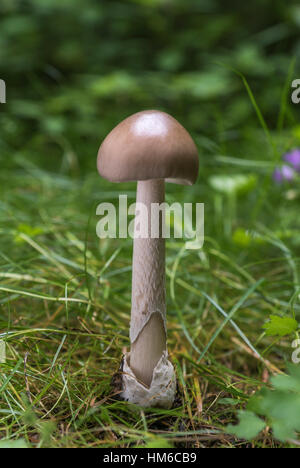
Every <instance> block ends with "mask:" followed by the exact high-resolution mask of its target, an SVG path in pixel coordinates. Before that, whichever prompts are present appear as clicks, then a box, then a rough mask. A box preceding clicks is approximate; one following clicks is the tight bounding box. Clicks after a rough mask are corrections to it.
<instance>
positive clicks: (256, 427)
mask: <svg viewBox="0 0 300 468" xmlns="http://www.w3.org/2000/svg"><path fill="white" fill-rule="evenodd" d="M238 415H239V424H237V425H236V426H233V425H231V424H229V425H228V426H227V428H226V432H228V433H229V434H234V435H235V436H237V437H238V438H239V439H247V440H249V439H250V440H251V439H254V437H256V436H257V435H258V434H259V433H260V432H261V431H262V430H263V429H264V427H265V425H266V424H265V422H264V421H263V420H262V419H261V418H259V417H258V416H256V414H254V413H252V412H251V411H238Z"/></svg>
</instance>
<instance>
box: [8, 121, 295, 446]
mask: <svg viewBox="0 0 300 468" xmlns="http://www.w3.org/2000/svg"><path fill="white" fill-rule="evenodd" d="M254 134H255V137H256V138H255V139H254V138H253V135H254ZM251 138H253V147H252V149H251V151H252V155H250V150H249V149H248V150H246V144H245V146H244V149H245V153H243V151H242V150H241V152H240V159H239V158H238V157H235V156H230V154H225V155H224V154H223V156H222V158H223V159H222V162H221V160H220V156H219V154H220V153H221V152H222V150H221V148H218V149H219V150H220V152H219V151H215V153H213V152H212V153H211V154H210V157H209V158H204V157H203V148H202V149H200V152H201V153H202V157H201V161H202V165H201V171H200V178H199V182H198V183H197V185H196V186H194V187H191V188H178V187H176V186H175V187H174V186H171V185H170V186H167V200H169V201H173V200H178V201H184V200H187V201H194V202H195V201H201V202H205V205H206V207H205V215H206V222H205V230H206V239H205V244H204V248H203V249H202V250H198V251H195V250H191V251H188V250H185V249H184V244H183V243H182V242H178V241H175V240H170V241H169V242H167V280H168V284H167V286H168V299H167V300H168V304H167V310H168V348H169V352H170V357H171V360H172V361H173V363H174V364H175V366H176V369H177V376H178V385H179V396H180V397H179V400H178V401H177V406H176V407H175V408H174V409H172V410H169V411H166V410H161V409H141V408H138V407H134V406H132V405H129V404H127V403H124V402H120V401H118V400H116V398H115V397H116V396H115V395H114V394H113V390H112V388H111V386H110V381H111V378H112V375H113V374H114V372H116V371H117V369H118V366H119V362H120V358H121V355H122V353H123V352H124V351H125V350H126V349H128V346H129V338H128V328H129V319H130V294H131V254H132V241H131V240H124V239H120V240H118V239H117V240H99V239H98V238H97V237H96V234H95V225H96V222H97V217H96V215H95V206H96V204H97V203H99V202H101V201H103V200H116V199H117V197H118V194H119V193H120V192H121V191H122V193H127V194H128V197H129V200H132V201H133V199H134V196H135V185H134V184H127V185H119V186H116V185H113V184H109V183H108V182H106V181H103V180H102V179H100V178H99V177H98V176H97V175H96V174H95V171H90V172H87V173H86V175H85V176H84V177H82V178H81V179H79V178H77V177H75V178H74V177H73V176H71V175H68V171H67V170H66V171H65V172H56V173H55V172H53V173H51V172H50V171H49V170H47V169H46V168H43V164H40V166H38V165H33V164H32V163H29V161H26V158H19V159H16V161H15V162H14V165H13V167H9V168H8V169H7V170H3V171H1V174H0V179H1V187H0V192H1V202H0V203H1V212H0V213H1V214H0V216H1V238H0V240H1V241H0V326H1V329H2V333H1V339H2V340H4V341H5V343H6V362H5V363H2V364H0V370H1V373H0V394H1V400H0V401H1V403H0V435H1V438H2V439H3V440H2V443H3V444H6V445H9V444H14V443H18V444H27V445H28V446H30V447H129V446H138V447H141V446H147V445H149V444H150V445H151V446H165V447H167V446H171V447H245V446H251V447H254V446H255V447H277V446H281V445H284V446H289V445H290V444H291V443H292V442H287V443H285V444H282V443H279V442H278V441H276V440H275V439H274V438H273V436H272V432H271V430H270V429H268V428H267V429H265V430H264V431H263V432H262V433H261V434H260V435H259V436H258V437H257V438H256V439H255V440H254V441H252V442H246V441H244V440H242V439H241V440H239V439H237V438H236V437H235V436H233V435H230V434H227V433H226V426H227V425H228V424H234V423H235V422H236V421H237V418H236V411H237V410H240V409H243V408H244V407H245V404H246V403H247V401H248V399H249V397H250V396H251V395H252V394H253V392H254V391H257V390H258V389H260V388H261V386H262V385H264V383H266V382H268V381H269V378H270V376H272V375H274V374H277V373H279V372H281V371H283V370H284V368H285V362H289V361H290V360H291V353H292V348H291V342H292V339H293V337H291V336H288V337H282V338H278V337H272V336H271V337H270V336H266V335H265V333H264V330H263V328H262V327H263V325H264V323H265V322H266V320H267V319H268V317H269V315H270V314H275V315H282V316H293V314H294V315H295V317H296V318H297V317H298V315H299V310H300V305H299V301H298V297H297V292H298V291H299V247H300V243H299V230H298V228H299V220H298V218H297V213H298V204H299V191H298V192H297V187H294V188H290V187H281V188H280V189H278V188H277V187H273V186H270V187H269V192H268V194H267V196H266V197H265V192H263V195H264V198H263V205H262V208H261V209H262V211H263V215H262V216H261V217H260V218H258V217H257V218H256V219H255V221H254V222H253V223H252V224H251V221H250V215H251V212H252V210H253V209H254V207H255V204H256V203H261V202H262V198H261V190H263V191H265V185H262V188H260V183H259V182H258V183H257V184H256V186H255V187H253V186H250V187H248V188H247V189H246V191H245V192H244V193H240V194H237V195H236V196H235V200H234V201H235V203H233V200H232V197H231V196H228V195H226V194H222V193H221V192H220V193H218V192H216V191H215V190H214V189H213V188H212V187H211V186H210V184H209V182H208V181H209V177H210V176H211V175H215V174H219V175H220V174H221V175H222V174H224V173H225V172H224V171H225V170H226V174H227V175H228V174H234V173H243V174H245V175H247V174H249V172H251V173H253V174H255V176H256V177H257V178H258V181H260V180H265V178H266V177H267V176H268V175H270V171H271V169H270V168H269V166H268V164H267V163H268V149H267V148H268V147H267V145H265V146H263V145H264V143H263V138H262V136H261V132H260V130H256V131H255V133H253V134H252V137H251ZM286 138H287V139H288V138H289V135H288V136H286ZM247 144H248V143H247ZM256 144H261V145H262V147H263V149H264V151H265V154H266V155H267V156H266V158H265V159H263V158H262V159H259V158H256V159H257V166H256V168H255V170H254V169H253V161H255V154H254V153H255V145H256ZM247 153H248V154H247ZM262 153H263V151H262V150H261V149H260V152H259V153H258V154H262ZM244 154H245V157H244ZM237 156H238V155H237ZM227 159H228V161H227ZM247 160H249V164H248V163H247ZM271 160H272V159H271V156H270V159H269V161H271ZM217 161H219V162H217ZM239 161H240V164H239ZM226 162H227V164H225V163H226ZM231 163H232V164H231ZM270 166H271V167H272V164H270ZM225 168H226V169H225ZM291 190H294V192H295V194H294V195H293V196H294V199H293V200H290V199H289V196H290V195H289V194H290V192H291ZM248 217H249V218H248ZM244 229H249V233H246V232H245V231H244ZM237 233H239V234H237ZM295 292H296V296H295ZM292 299H293V301H292V302H291V300H292ZM16 441H17V442H16ZM293 443H295V441H294V442H293ZM150 445H149V446H150Z"/></svg>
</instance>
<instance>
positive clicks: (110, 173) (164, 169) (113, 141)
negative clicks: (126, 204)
mask: <svg viewBox="0 0 300 468" xmlns="http://www.w3.org/2000/svg"><path fill="white" fill-rule="evenodd" d="M97 166H98V171H99V173H100V175H102V177H104V178H105V179H108V180H110V181H111V182H127V181H134V180H149V179H166V180H167V182H173V183H177V184H184V185H192V184H193V183H194V182H195V181H196V179H197V176H198V167H199V162H198V152H197V148H196V145H195V143H194V142H193V140H192V138H191V136H190V135H189V133H188V132H187V131H186V130H185V129H184V128H183V126H182V125H181V124H180V123H179V122H177V120H175V119H174V118H173V117H171V116H170V115H169V114H166V113H165V112H160V111H156V110H148V111H142V112H138V113H137V114H133V115H131V116H130V117H128V118H127V119H125V120H123V121H122V122H121V123H120V124H119V125H117V126H116V127H115V128H114V129H113V130H112V131H111V132H110V133H109V134H108V135H107V137H106V138H105V140H104V141H103V143H102V145H101V146H100V149H99V152H98V160H97Z"/></svg>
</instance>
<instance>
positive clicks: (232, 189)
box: [208, 174, 257, 195]
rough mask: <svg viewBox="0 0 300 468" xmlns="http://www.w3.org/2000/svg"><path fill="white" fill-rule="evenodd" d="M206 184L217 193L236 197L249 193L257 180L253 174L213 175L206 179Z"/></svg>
mask: <svg viewBox="0 0 300 468" xmlns="http://www.w3.org/2000/svg"><path fill="white" fill-rule="evenodd" d="M208 182H209V185H210V186H211V187H212V188H213V189H214V190H216V191H217V192H220V193H225V194H227V195H233V194H235V195H236V194H244V193H248V192H251V191H252V190H253V188H254V187H255V185H256V182H257V179H256V176H255V175H253V174H250V175H244V174H232V175H214V176H211V177H210V178H209V179H208Z"/></svg>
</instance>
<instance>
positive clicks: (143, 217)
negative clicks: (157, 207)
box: [130, 180, 166, 387]
mask: <svg viewBox="0 0 300 468" xmlns="http://www.w3.org/2000/svg"><path fill="white" fill-rule="evenodd" d="M164 195H165V185H164V180H148V181H140V182H138V184H137V213H136V215H137V216H136V225H135V235H137V233H138V232H140V233H141V234H143V235H145V234H148V237H147V238H135V239H134V247H133V266H132V268H133V270H132V309H131V323H130V339H131V351H130V368H131V370H132V371H133V372H134V375H135V376H136V378H137V379H138V380H139V381H140V382H141V383H142V384H144V385H145V386H148V387H150V385H151V381H152V377H153V370H154V368H155V366H156V365H157V363H158V361H159V360H160V359H161V357H162V355H163V352H164V351H166V299H165V297H166V293H165V240H164V239H163V238H162V222H164V219H163V216H162V214H160V219H156V218H153V219H151V205H152V204H153V203H158V204H160V203H163V202H164ZM139 203H143V206H144V208H143V209H141V208H140V207H139V205H138V204H139ZM146 208H147V209H146ZM154 223H156V225H155V226H154ZM157 223H159V224H157ZM151 225H152V229H153V227H155V228H156V229H154V230H156V233H158V237H157V238H151ZM142 231H143V232H142Z"/></svg>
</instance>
